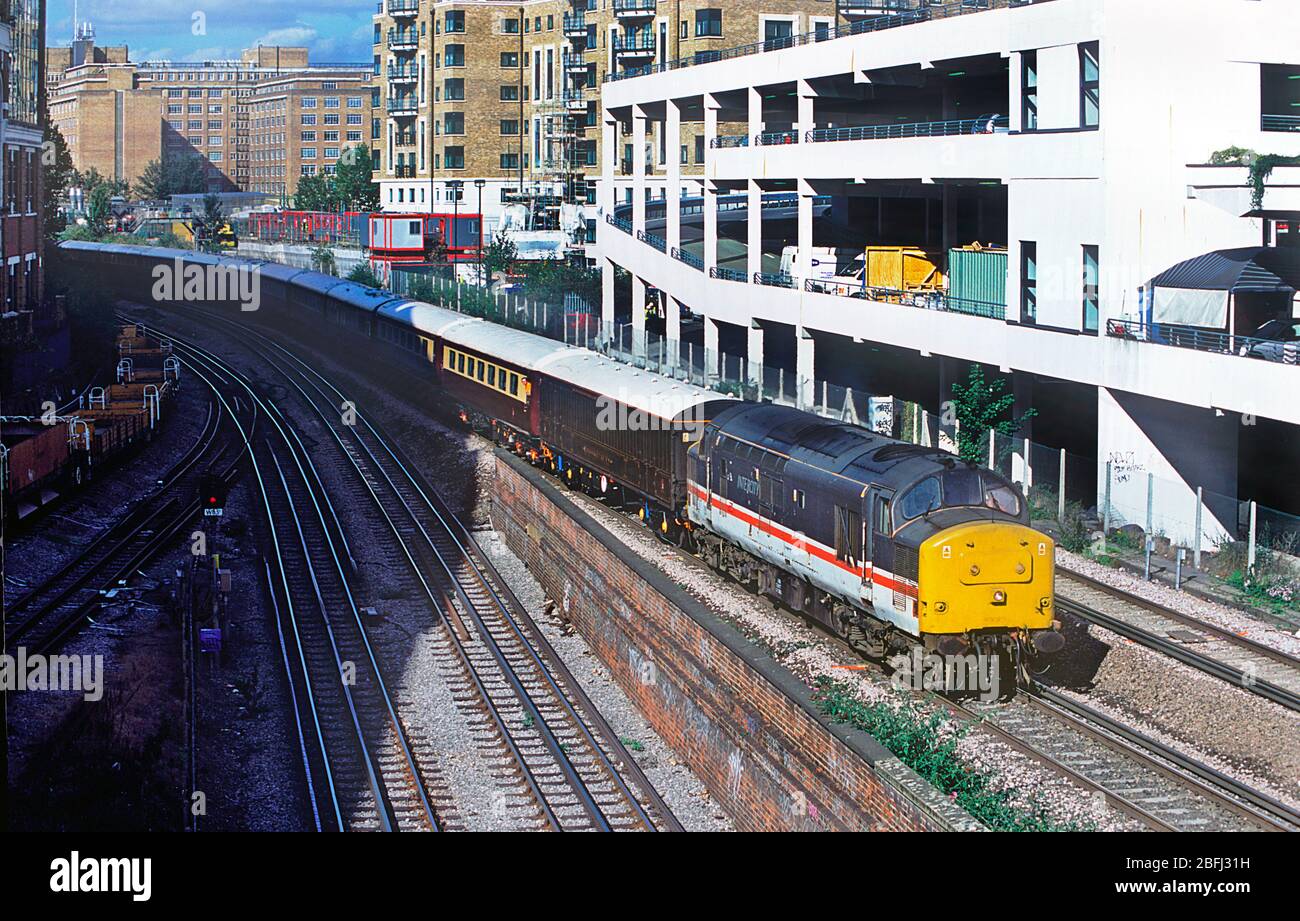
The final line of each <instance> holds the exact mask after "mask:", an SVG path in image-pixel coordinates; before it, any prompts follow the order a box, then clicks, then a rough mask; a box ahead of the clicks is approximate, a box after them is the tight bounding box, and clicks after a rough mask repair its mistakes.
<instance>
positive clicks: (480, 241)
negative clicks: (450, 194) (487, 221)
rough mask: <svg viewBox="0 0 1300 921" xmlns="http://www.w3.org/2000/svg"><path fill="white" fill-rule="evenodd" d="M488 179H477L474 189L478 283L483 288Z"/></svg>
mask: <svg viewBox="0 0 1300 921" xmlns="http://www.w3.org/2000/svg"><path fill="white" fill-rule="evenodd" d="M485 185H487V180H486V179H475V180H474V188H476V189H478V283H479V286H480V287H482V286H483V280H484V279H483V186H485Z"/></svg>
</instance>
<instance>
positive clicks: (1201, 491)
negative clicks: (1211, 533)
mask: <svg viewBox="0 0 1300 921" xmlns="http://www.w3.org/2000/svg"><path fill="white" fill-rule="evenodd" d="M1204 502H1205V488H1204V487H1202V486H1198V487H1196V537H1195V538H1193V543H1192V566H1193V567H1195V568H1196V569H1200V568H1201V509H1202V507H1203V503H1204Z"/></svg>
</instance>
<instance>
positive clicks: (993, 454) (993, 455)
mask: <svg viewBox="0 0 1300 921" xmlns="http://www.w3.org/2000/svg"><path fill="white" fill-rule="evenodd" d="M996 436H997V429H989V469H990V470H993V469H995V465H996V461H997V441H996V440H995V439H996Z"/></svg>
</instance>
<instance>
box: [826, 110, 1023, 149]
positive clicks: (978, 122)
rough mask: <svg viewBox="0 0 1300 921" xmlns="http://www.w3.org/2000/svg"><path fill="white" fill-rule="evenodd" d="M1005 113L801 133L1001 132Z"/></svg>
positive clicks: (868, 136) (851, 137)
mask: <svg viewBox="0 0 1300 921" xmlns="http://www.w3.org/2000/svg"><path fill="white" fill-rule="evenodd" d="M1010 123H1011V122H1010V119H1008V118H1007V116H1005V115H995V114H989V115H981V116H980V117H979V118H963V119H952V120H949V121H937V122H909V123H907V124H901V125H859V126H856V127H853V128H815V129H813V130H812V131H808V132H805V133H804V140H805V141H807V142H808V143H810V144H817V143H821V142H823V141H880V140H888V139H890V138H926V137H953V136H955V135H963V134H1002V133H1005V132H1006V131H1007V129H1008V127H1009V125H1010Z"/></svg>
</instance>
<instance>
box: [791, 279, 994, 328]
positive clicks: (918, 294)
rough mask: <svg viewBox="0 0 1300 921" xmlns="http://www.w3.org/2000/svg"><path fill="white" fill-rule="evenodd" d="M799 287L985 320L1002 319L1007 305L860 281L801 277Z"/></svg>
mask: <svg viewBox="0 0 1300 921" xmlns="http://www.w3.org/2000/svg"><path fill="white" fill-rule="evenodd" d="M803 289H804V290H805V291H808V292H811V293H813V294H833V295H835V296H837V297H851V298H856V299H858V300H865V301H876V302H877V303H881V304H898V305H901V306H903V307H919V308H921V309H923V310H938V311H942V312H945V313H960V314H965V315H966V316H968V317H984V318H985V319H989V320H1005V319H1006V318H1007V305H1006V304H998V303H995V302H993V301H978V300H974V299H972V298H968V297H954V296H952V295H949V294H945V293H944V292H943V291H932V290H922V289H916V290H910V291H903V290H899V289H896V288H877V287H872V286H869V285H862V284H856V285H855V284H845V283H843V282H833V281H822V280H820V279H816V278H809V279H807V280H805V281H804V283H803Z"/></svg>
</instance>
